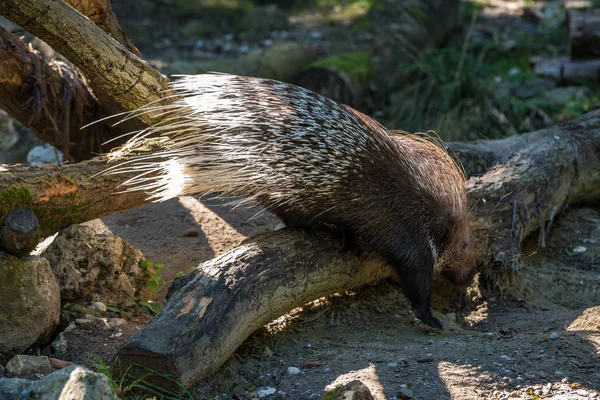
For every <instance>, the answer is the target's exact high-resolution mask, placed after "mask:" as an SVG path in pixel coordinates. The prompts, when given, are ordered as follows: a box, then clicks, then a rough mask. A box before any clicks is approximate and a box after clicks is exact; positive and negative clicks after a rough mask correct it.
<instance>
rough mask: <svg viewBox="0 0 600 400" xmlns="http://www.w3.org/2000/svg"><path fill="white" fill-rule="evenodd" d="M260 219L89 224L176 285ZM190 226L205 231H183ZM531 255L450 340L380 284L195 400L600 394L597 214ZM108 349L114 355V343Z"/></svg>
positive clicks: (285, 332)
mask: <svg viewBox="0 0 600 400" xmlns="http://www.w3.org/2000/svg"><path fill="white" fill-rule="evenodd" d="M255 214H256V210H255V209H249V210H237V211H230V210H229V209H228V208H226V207H223V206H221V205H219V203H218V202H216V201H206V202H204V201H203V202H201V201H199V200H196V199H194V198H191V197H183V198H180V199H176V200H172V201H169V202H165V203H162V204H151V205H147V206H143V207H140V208H137V209H135V210H131V211H128V212H125V213H122V214H117V215H113V216H110V217H106V218H103V219H102V220H95V221H92V222H90V223H89V225H91V226H92V227H94V228H95V229H97V230H98V231H110V232H112V233H114V234H116V235H119V236H121V237H123V238H124V239H125V240H126V241H128V242H129V243H131V244H132V245H133V246H135V247H137V248H139V249H141V250H142V252H143V253H144V255H145V256H146V258H147V259H151V260H153V261H155V262H160V263H164V264H166V267H165V269H164V270H163V271H164V273H163V274H164V275H165V279H167V280H169V279H172V278H173V277H174V276H175V274H176V273H177V272H178V271H182V270H186V269H188V267H190V266H192V265H197V264H198V263H200V262H202V261H205V260H208V259H210V258H212V257H214V256H215V255H217V254H219V253H221V252H223V251H225V250H227V249H228V248H230V247H232V246H234V245H235V244H236V242H237V241H239V240H240V239H243V238H244V237H246V236H251V235H254V234H257V233H259V232H263V231H267V230H271V229H273V228H274V227H275V226H276V225H277V224H278V220H277V219H275V218H274V217H272V216H270V215H269V214H268V213H264V214H261V215H260V216H259V217H258V218H255V219H252V220H250V218H252V217H253V216H254V215H255ZM190 231H197V232H198V233H199V235H198V236H196V237H190V236H187V235H184V236H182V233H187V232H190ZM528 247H531V248H529V249H528ZM524 251H525V252H527V253H529V254H527V255H526V256H524V257H523V260H522V261H523V262H522V268H521V270H520V271H519V273H518V274H517V276H516V278H517V280H516V281H517V284H516V285H515V286H514V287H513V288H511V289H510V291H508V292H505V293H503V294H502V295H496V297H488V296H487V295H486V294H485V293H486V291H485V290H483V289H481V290H480V289H479V288H477V287H476V286H474V287H472V288H470V289H469V291H468V293H469V295H468V296H467V297H468V301H467V303H466V304H467V305H463V306H462V307H459V308H458V309H456V310H451V311H452V312H447V311H448V310H446V313H445V314H440V313H439V312H438V313H437V315H438V316H439V317H440V318H441V319H442V321H443V322H444V324H445V327H446V328H445V330H444V332H442V333H432V332H431V331H430V330H428V329H426V328H425V327H424V326H423V325H422V324H421V323H419V322H416V321H415V320H414V318H413V316H412V313H411V311H410V308H409V307H408V304H407V302H406V300H405V299H404V297H403V296H402V294H401V292H400V291H399V290H398V288H396V287H395V286H393V285H392V284H389V283H387V282H382V283H380V284H378V285H375V286H371V287H366V288H363V289H361V290H358V291H356V292H353V293H344V294H339V295H334V296H331V297H329V298H324V299H320V300H319V301H316V302H313V303H311V304H309V305H307V306H305V307H303V308H299V309H296V310H292V311H291V312H290V313H289V314H287V315H285V316H283V317H281V318H279V319H278V320H276V321H274V322H273V323H271V324H270V325H268V326H267V327H265V328H264V329H261V330H260V331H258V332H256V333H255V334H254V335H252V336H251V337H250V338H249V339H248V340H246V342H245V343H244V344H243V345H242V347H241V348H240V349H239V350H238V351H237V352H236V353H235V355H234V356H233V357H232V358H231V359H230V361H228V362H227V363H226V364H225V365H224V366H223V367H222V368H221V370H220V372H219V373H218V374H217V375H216V376H215V377H213V378H212V379H211V380H209V381H208V382H205V383H203V384H201V386H199V387H197V388H196V389H195V390H194V392H193V394H194V396H195V397H197V398H201V399H205V398H206V399H210V398H223V399H231V398H238V399H247V398H258V397H259V395H261V394H264V393H268V392H269V390H270V391H272V392H274V394H273V395H271V397H265V398H283V399H298V400H302V399H319V398H321V397H322V396H323V394H324V391H325V390H329V389H332V388H334V387H335V386H336V385H339V384H345V383H347V382H349V381H352V380H355V379H358V380H360V381H362V382H363V383H364V384H365V385H366V386H367V387H369V389H370V390H371V392H372V394H373V396H374V398H375V399H402V398H410V397H412V398H414V399H450V398H451V399H508V398H511V399H519V398H521V399H541V398H553V399H584V398H594V397H597V396H599V394H600V392H599V391H600V306H599V305H600V209H589V208H588V209H585V208H583V209H574V210H568V211H567V212H565V213H564V214H563V215H561V216H560V218H559V219H558V221H557V222H556V223H555V225H554V226H553V227H552V231H551V233H550V237H549V242H548V246H547V248H546V249H540V250H539V251H536V249H535V245H530V246H525V250H524ZM440 284H444V282H443V281H440ZM163 293H164V292H161V293H159V296H160V295H161V294H163ZM159 300H160V299H159ZM133 332H134V330H130V332H129V334H132V333H133ZM127 336H128V334H127V332H126V334H125V335H124V337H122V338H121V339H123V340H124V339H126V337H127ZM109 343H112V345H110V344H109V347H110V346H113V349H112V350H114V349H115V348H116V344H117V343H118V342H115V341H112V342H109ZM87 350H88V351H93V349H91V348H90V347H89V346H88V349H87ZM104 351H109V352H110V349H107V348H106V341H105V343H104ZM82 356H83V355H82ZM75 361H76V360H75ZM81 361H84V360H81ZM289 367H297V368H299V369H300V372H299V373H297V374H293V373H289V372H288V368H289Z"/></svg>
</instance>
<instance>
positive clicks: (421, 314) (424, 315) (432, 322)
mask: <svg viewBox="0 0 600 400" xmlns="http://www.w3.org/2000/svg"><path fill="white" fill-rule="evenodd" d="M415 315H416V316H417V318H419V319H420V320H421V321H423V322H424V323H425V324H427V325H429V326H430V327H432V328H434V329H439V330H444V325H442V323H441V322H440V320H439V319H437V318H436V317H434V316H433V315H432V314H431V310H423V309H420V310H416V311H415Z"/></svg>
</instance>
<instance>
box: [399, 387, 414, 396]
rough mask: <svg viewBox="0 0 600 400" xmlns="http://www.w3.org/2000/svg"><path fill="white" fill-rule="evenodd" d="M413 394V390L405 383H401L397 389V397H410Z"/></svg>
mask: <svg viewBox="0 0 600 400" xmlns="http://www.w3.org/2000/svg"><path fill="white" fill-rule="evenodd" d="M413 396H414V394H413V391H412V390H410V389H409V388H408V387H407V386H406V385H401V386H400V390H399V391H398V398H399V399H412V398H413Z"/></svg>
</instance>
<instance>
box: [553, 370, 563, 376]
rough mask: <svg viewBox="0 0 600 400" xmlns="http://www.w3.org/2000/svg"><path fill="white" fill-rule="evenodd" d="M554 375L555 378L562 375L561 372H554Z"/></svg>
mask: <svg viewBox="0 0 600 400" xmlns="http://www.w3.org/2000/svg"><path fill="white" fill-rule="evenodd" d="M554 375H556V376H561V375H562V372H561V371H554Z"/></svg>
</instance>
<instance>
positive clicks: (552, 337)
mask: <svg viewBox="0 0 600 400" xmlns="http://www.w3.org/2000/svg"><path fill="white" fill-rule="evenodd" d="M548 339H550V340H555V339H558V333H556V332H551V333H550V334H549V335H548Z"/></svg>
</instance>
